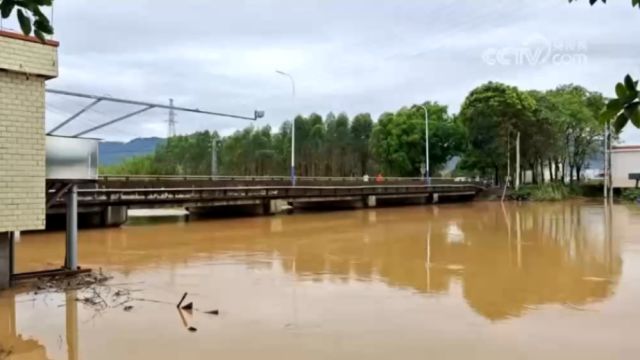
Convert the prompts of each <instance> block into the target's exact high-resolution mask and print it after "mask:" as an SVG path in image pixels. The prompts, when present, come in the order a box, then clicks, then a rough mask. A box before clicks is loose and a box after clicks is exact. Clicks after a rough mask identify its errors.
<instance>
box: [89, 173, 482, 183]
mask: <svg viewBox="0 0 640 360" xmlns="http://www.w3.org/2000/svg"><path fill="white" fill-rule="evenodd" d="M99 179H100V180H101V181H103V182H143V181H144V182H154V181H155V182H165V181H166V182H168V181H175V182H180V181H183V182H192V181H193V182H200V181H202V182H204V181H210V182H226V183H230V184H231V183H234V182H237V183H250V182H260V183H288V182H290V181H291V179H290V177H288V176H202V175H102V176H100V178H99ZM296 180H297V182H298V184H300V185H302V184H314V183H320V184H323V183H350V184H352V183H356V184H368V183H373V184H375V183H406V184H424V183H425V182H426V179H425V178H423V177H383V178H382V179H380V180H379V179H376V178H375V177H370V178H368V179H367V180H366V181H365V179H364V178H363V177H339V176H300V177H297V178H296ZM429 180H430V183H431V184H434V185H435V184H454V183H463V184H473V185H484V184H485V182H483V181H470V180H468V179H465V178H447V177H433V178H430V179H429Z"/></svg>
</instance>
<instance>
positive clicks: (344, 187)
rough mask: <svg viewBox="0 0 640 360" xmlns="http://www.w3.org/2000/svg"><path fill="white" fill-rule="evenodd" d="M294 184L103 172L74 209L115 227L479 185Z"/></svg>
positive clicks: (430, 196) (369, 201) (394, 199)
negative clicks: (168, 211)
mask: <svg viewBox="0 0 640 360" xmlns="http://www.w3.org/2000/svg"><path fill="white" fill-rule="evenodd" d="M297 184H298V185H296V186H291V184H290V183H289V178H287V177H206V176H204V177H194V176H186V177H185V176H115V177H114V176H105V177H101V178H99V180H98V181H96V182H94V183H87V184H80V185H79V186H78V190H77V193H78V212H79V214H80V220H81V223H82V224H83V225H85V226H118V225H121V224H122V223H124V222H126V220H127V210H128V209H149V208H163V207H183V208H186V209H188V210H189V211H190V212H192V213H202V212H221V213H230V212H242V213H251V214H273V213H277V212H280V211H282V210H283V209H284V208H289V207H295V208H310V207H312V208H318V207H325V208H327V207H329V208H345V207H375V206H378V205H388V204H400V203H405V204H417V203H433V202H439V201H446V200H459V201H468V200H471V199H473V198H474V197H475V195H476V194H477V193H478V192H480V191H481V190H482V189H483V184H481V183H456V182H454V181H453V180H452V179H433V180H432V181H431V184H429V185H427V184H425V180H424V179H420V178H387V179H384V180H383V181H378V182H376V181H375V180H372V181H368V182H365V181H364V180H363V179H362V178H323V177H315V178H312V177H306V178H305V177H303V178H299V179H298V182H297ZM67 186H68V185H67ZM48 187H49V189H50V190H49V200H48V205H49V206H48V209H47V214H48V216H49V217H50V218H51V219H52V220H53V219H55V218H56V217H61V216H62V215H63V214H64V213H65V211H66V210H65V209H66V206H67V204H66V197H62V196H56V195H55V194H56V193H57V192H60V190H64V188H65V186H64V184H63V183H62V182H61V181H60V180H56V181H51V182H50V183H49V184H48ZM61 220H62V219H61ZM48 223H51V224H55V223H62V222H61V221H51V222H48Z"/></svg>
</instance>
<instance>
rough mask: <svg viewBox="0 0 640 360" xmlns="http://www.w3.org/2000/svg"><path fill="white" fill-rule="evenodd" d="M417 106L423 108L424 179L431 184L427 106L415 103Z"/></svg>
mask: <svg viewBox="0 0 640 360" xmlns="http://www.w3.org/2000/svg"><path fill="white" fill-rule="evenodd" d="M416 106H418V107H421V108H422V109H423V110H424V125H425V128H424V135H425V137H424V145H425V150H424V159H425V160H424V165H425V169H424V177H425V180H426V181H427V185H429V184H431V179H430V177H429V175H430V171H429V110H427V106H426V105H416Z"/></svg>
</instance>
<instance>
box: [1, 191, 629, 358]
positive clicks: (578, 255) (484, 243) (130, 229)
mask: <svg viewBox="0 0 640 360" xmlns="http://www.w3.org/2000/svg"><path fill="white" fill-rule="evenodd" d="M605 215H606V211H604V209H603V206H602V205H601V204H585V203H557V204H526V205H517V204H506V205H505V206H501V205H500V204H499V203H475V204H461V205H447V206H440V207H412V208H394V209H376V210H364V211H354V212H336V213H319V214H304V215H295V216H282V217H270V218H249V219H228V220H210V221H198V222H190V223H188V222H177V223H154V224H140V223H138V224H136V225H129V226H126V227H123V228H121V229H103V230H88V231H83V232H81V234H80V241H81V243H80V260H81V263H82V264H83V265H85V266H90V267H93V268H99V267H100V268H103V269H105V270H106V271H108V272H111V273H114V274H116V277H117V279H116V280H117V281H122V282H135V283H137V284H140V285H138V286H139V287H141V289H140V290H141V291H144V292H145V294H146V295H148V296H153V297H155V298H167V299H169V300H171V301H173V300H174V298H175V297H177V296H178V295H177V294H181V293H182V291H190V292H193V293H194V294H195V295H194V296H196V297H200V298H199V299H198V301H200V302H202V301H205V302H215V305H216V306H218V305H220V306H221V307H223V308H224V309H225V310H223V311H226V312H227V313H229V315H228V316H223V317H221V318H219V319H216V320H215V321H210V320H209V321H208V322H203V323H202V324H200V325H199V326H201V327H203V328H202V329H201V330H200V332H199V333H198V334H200V333H202V332H203V331H204V332H207V331H209V332H210V334H215V336H216V337H217V339H219V340H220V342H211V343H207V344H206V345H205V344H204V343H199V342H197V340H184V339H182V340H179V341H196V343H194V344H192V345H194V346H195V345H197V346H195V347H194V348H190V349H188V350H185V348H184V347H183V346H180V345H177V344H181V343H180V342H179V341H178V338H179V337H181V336H184V335H183V332H182V331H181V332H178V330H177V329H173V328H172V326H173V325H175V324H174V322H176V319H174V317H175V314H174V313H173V312H171V314H166V315H165V312H164V311H163V310H162V309H163V308H161V307H160V305H149V304H145V305H144V306H142V305H141V306H140V308H141V309H140V310H139V312H134V313H133V314H128V316H125V315H123V314H121V311H118V312H117V313H113V314H106V315H105V316H104V317H103V318H92V314H91V312H90V311H89V310H87V309H83V308H82V307H80V309H78V308H77V307H78V305H77V304H76V302H75V300H74V299H75V294H71V293H67V294H61V297H59V298H56V297H55V296H56V294H53V295H49V297H53V298H50V299H49V300H48V303H47V302H46V301H42V298H41V296H33V295H31V294H13V293H5V294H4V295H1V296H0V301H1V302H0V321H2V323H1V324H0V326H2V327H0V329H1V330H0V335H1V336H0V346H2V348H3V349H12V353H13V354H14V355H12V356H13V357H11V358H12V359H13V358H15V359H18V358H33V359H41V358H46V356H47V355H48V356H53V357H56V356H57V357H60V358H72V359H75V358H118V356H117V355H118V354H120V356H123V355H124V356H125V357H127V356H130V355H131V354H130V353H129V352H127V350H126V349H127V346H130V345H131V342H130V339H127V338H126V337H124V336H122V335H121V334H120V333H121V332H122V329H126V330H127V332H131V333H134V334H136V337H137V339H136V340H135V343H136V344H137V346H140V343H141V342H142V344H143V345H144V343H145V341H157V340H161V339H164V341H166V342H167V344H173V343H176V342H177V343H176V345H174V346H172V348H176V349H177V350H176V352H175V353H172V352H171V351H168V352H162V351H157V350H154V349H149V348H147V349H146V351H141V352H138V355H139V356H140V357H143V358H172V357H171V356H174V355H175V356H177V355H178V354H189V355H190V356H191V357H190V356H187V358H200V357H207V356H213V355H224V356H229V357H235V358H250V357H252V356H258V354H259V355H261V356H262V357H267V358H272V357H273V358H278V356H280V355H282V354H298V355H299V357H301V358H310V356H308V355H309V354H310V351H311V353H313V354H315V357H317V358H326V357H333V358H350V357H352V356H355V355H362V354H363V351H364V352H365V353H367V354H368V355H370V357H372V358H388V356H387V355H389V356H390V354H392V353H393V352H392V351H391V350H390V349H391V348H392V346H395V345H400V344H402V345H403V346H404V347H406V351H408V352H407V353H405V354H404V355H405V357H415V356H416V355H418V354H425V351H427V349H429V350H428V351H427V352H426V353H432V354H438V353H439V352H438V351H439V350H438V351H436V350H435V349H440V348H441V349H442V351H445V352H446V353H447V354H455V353H456V351H462V350H460V349H455V350H454V348H456V346H455V345H454V344H453V343H451V341H453V340H454V339H458V340H457V341H463V342H465V343H467V344H468V345H471V344H476V345H475V349H476V351H478V350H479V349H482V350H483V351H481V353H483V354H486V355H487V356H489V355H490V354H493V353H492V351H493V350H495V347H496V346H498V345H500V346H503V344H502V341H505V342H509V341H511V343H510V344H513V342H512V341H513V338H509V336H514V335H513V334H518V333H521V332H522V331H523V329H522V328H518V327H517V326H518V325H517V323H513V320H515V319H522V321H525V320H527V321H530V322H535V321H538V319H542V318H544V317H547V316H549V315H548V314H550V313H551V312H552V311H556V312H557V311H562V312H560V313H556V314H557V315H556V316H555V317H554V318H553V319H551V321H557V323H556V326H558V327H559V330H562V329H561V328H562V324H563V322H562V321H566V323H565V326H566V327H567V329H568V328H572V329H574V330H575V326H577V325H575V324H577V323H574V322H573V321H587V320H588V319H589V321H591V320H590V319H592V316H594V315H593V314H596V315H599V313H598V311H597V310H595V309H597V308H594V305H597V304H601V303H604V302H607V303H615V301H611V299H613V298H615V297H614V296H613V295H614V293H616V292H618V287H621V286H620V279H622V266H623V261H622V258H623V256H622V254H623V251H624V247H622V246H621V244H623V243H624V242H625V241H628V239H630V237H629V236H630V234H631V233H633V232H634V231H635V232H637V231H638V230H640V224H638V220H640V214H638V213H634V209H629V208H626V207H623V206H616V207H615V208H614V209H613V216H612V217H611V218H609V217H608V216H605ZM62 238H63V235H62V234H60V233H41V234H31V235H27V236H24V240H23V241H22V242H21V243H20V244H19V245H18V247H17V250H16V252H17V256H18V264H17V265H18V269H19V270H20V271H26V270H36V269H39V268H47V267H51V266H52V265H56V264H57V261H60V259H62V258H63V248H62V244H63V241H62ZM631 254H632V255H633V254H635V253H634V252H632V253H631ZM630 258H631V259H632V260H634V259H635V258H634V257H633V256H631V257H630ZM635 260H636V261H637V259H635ZM627 265H629V264H627ZM630 265H631V266H633V269H637V268H638V266H639V265H640V264H638V263H635V262H634V263H632V264H630ZM116 280H114V281H116ZM633 290H634V291H635V290H637V287H636V288H633ZM629 295H630V296H639V295H640V292H638V293H636V292H633V291H630V292H629ZM636 300H637V298H636ZM16 301H23V302H24V303H20V304H23V305H24V306H22V308H24V309H22V308H21V309H19V311H16ZM29 301H31V303H30V302H29ZM65 304H66V306H65ZM464 304H466V305H464ZM196 305H197V304H196ZM553 305H555V306H558V307H557V308H554V309H555V310H552V309H551V308H549V306H553ZM29 306H31V307H32V308H31V310H30V309H29ZM578 309H583V310H587V311H586V312H582V311H576V310H578ZM468 310H471V312H469V311H468ZM22 311H25V312H27V313H29V312H32V313H33V314H36V313H37V314H38V315H37V316H38V317H39V318H42V317H51V318H56V319H58V320H56V321H51V322H44V323H40V322H39V321H38V320H37V319H36V318H34V317H33V316H30V315H29V316H25V318H24V321H23V322H22V324H23V325H24V327H25V329H27V330H28V333H29V336H25V335H24V334H22V335H21V333H20V327H19V326H17V325H16V316H18V317H20V314H21V312H22ZM61 311H62V312H64V317H62V316H61V315H62V313H61ZM616 311H618V312H622V313H624V312H625V311H630V309H627V308H626V307H624V306H622V307H617V308H616ZM16 312H17V313H18V315H16ZM445 314H446V320H445V318H443V317H444V316H445ZM472 314H475V315H476V317H473V316H472ZM570 314H584V315H583V316H584V317H583V318H581V319H574V318H573V317H574V316H576V315H570ZM633 314H635V315H637V317H636V318H635V321H638V320H640V315H639V314H638V313H637V311H636V312H634V313H633ZM34 316H35V315H34ZM478 316H479V318H480V319H485V320H486V321H487V322H486V323H485V322H478ZM602 316H604V315H602ZM194 318H195V316H194ZM374 318H375V319H376V320H375V321H373V320H372V319H374ZM438 318H439V319H440V322H439V323H438V322H434V321H435V320H436V319H438ZM5 319H6V320H5ZM61 319H63V320H61ZM78 319H80V324H78V321H79V320H78ZM83 319H85V320H86V319H90V322H89V323H88V324H87V325H83V324H84V323H83ZM528 319H529V320H528ZM546 319H549V318H548V317H547V318H546ZM563 319H564V320H563ZM196 320H198V321H204V320H202V319H201V318H196ZM508 320H511V322H510V321H508ZM62 321H63V322H64V324H60V322H62ZM372 321H373V322H372ZM593 321H596V319H593ZM151 322H154V323H155V322H158V323H160V326H161V327H162V326H164V327H167V329H161V328H157V327H154V326H153V325H151ZM18 323H19V324H20V321H18ZM162 324H171V325H170V326H166V325H162ZM221 324H224V328H223V327H222V325H221ZM445 324H446V325H445ZM491 324H495V325H493V327H492V325H491ZM500 324H503V325H500ZM546 324H547V323H546V322H545V325H541V324H535V325H530V327H527V328H525V330H526V331H524V333H527V332H531V331H532V329H539V330H540V331H541V332H553V331H552V330H549V329H545V327H546ZM60 325H62V326H63V327H62V328H61V327H60ZM503 326H512V327H515V328H514V330H513V332H511V333H509V334H511V335H507V334H503V333H500V332H499V331H498V332H497V333H495V332H496V331H497V330H498V329H500V328H501V327H503ZM78 328H80V329H78ZM91 328H94V329H95V328H99V329H101V331H102V333H100V334H98V333H97V332H96V331H93V330H89V329H91ZM474 328H475V330H476V331H484V333H486V334H489V335H484V336H486V338H484V339H483V340H482V341H481V343H482V345H479V344H477V343H476V342H477V341H480V340H479V338H478V332H473V329H474ZM61 329H65V330H64V331H63V330H61ZM292 329H295V331H297V332H296V334H297V335H296V336H292V333H291V331H292ZM443 329H449V331H450V332H451V333H447V332H446V331H445V330H443ZM565 330H566V329H565ZM407 331H409V332H411V334H412V335H407V334H406V332H407ZM432 331H438V332H437V333H433V332H432ZM580 331H586V330H580ZM63 332H64V334H63ZM403 332H405V333H403ZM78 333H80V335H81V336H80V340H79V338H78ZM43 334H44V335H43ZM401 334H402V335H401ZM421 334H422V335H424V336H427V335H428V336H429V339H431V341H433V342H434V343H433V344H431V347H426V348H423V347H422V346H426V345H427V344H428V343H430V342H429V341H427V342H424V339H422V340H420V339H421V336H422V335H421ZM569 335H570V334H567V336H569ZM30 336H31V337H30ZM100 336H107V338H104V337H103V338H102V340H100ZM340 336H350V337H351V338H352V339H353V343H349V344H346V343H342V342H340V341H339V340H337V339H338V338H339V337H340ZM45 338H46V339H47V340H46V341H48V342H47V343H46V345H47V351H49V353H48V354H47V353H46V351H45V349H44V346H43V345H41V342H40V341H42V340H41V339H45ZM63 338H64V339H65V343H66V346H62V345H61V343H62V339H63ZM194 338H195V337H194ZM247 338H251V339H252V341H254V342H255V343H256V344H262V346H258V345H255V346H256V347H258V348H259V349H258V348H256V349H253V348H252V347H251V346H244V345H243V344H245V340H246V339H247ZM85 339H86V341H85ZM107 339H108V340H107ZM152 339H157V340H152ZM222 340H225V341H222ZM83 341H85V342H83ZM336 341H338V342H339V343H340V344H341V345H340V346H338V347H335V346H333V345H335V343H336ZM492 342H495V343H496V344H498V345H496V344H493V345H491V344H492ZM521 342H522V344H523V347H522V349H521V348H512V350H523V351H525V350H526V352H527V353H535V352H536V351H538V352H541V351H544V350H545V349H544V347H542V348H537V347H536V346H533V345H531V346H530V347H531V348H527V346H529V345H526V344H525V343H524V342H525V340H523V339H518V341H517V342H516V343H517V344H520V343H521ZM104 343H110V344H115V346H114V347H112V348H109V351H110V352H108V353H103V354H96V353H94V352H91V351H92V350H94V351H95V347H96V346H97V347H100V346H102V345H104ZM101 344H102V345H101ZM331 344H333V345H331ZM435 344H437V345H435ZM147 345H149V343H147ZM612 345H613V344H612ZM627 345H629V344H627ZM367 346H369V347H372V348H373V349H375V348H377V349H378V350H379V351H378V352H373V353H368V352H367V351H365V350H363V349H365V348H366V347H367ZM510 346H515V345H510ZM326 347H328V348H326ZM525 348H526V349H525ZM567 348H568V349H570V346H568V345H567ZM624 349H627V350H628V349H629V347H626V348H624ZM636 349H637V347H636ZM79 350H80V351H86V352H84V353H83V352H80V353H78V351H79ZM254 350H255V351H254ZM387 350H388V351H387ZM185 351H186V353H185ZM385 351H387V352H385ZM0 354H1V353H0ZM79 354H80V355H82V354H85V356H84V357H83V356H79ZM88 354H92V356H87V355H88ZM465 354H466V355H469V354H474V352H473V351H472V352H469V353H464V352H462V353H458V355H460V356H465ZM501 354H502V353H501ZM586 354H587V355H588V354H595V353H590V352H586ZM107 355H111V356H107ZM494 355H495V354H494ZM504 355H508V354H506V353H505V354H502V356H504ZM539 355H541V356H543V355H544V353H540V354H539ZM568 355H574V353H570V354H568ZM20 356H22V357H20ZM65 356H66V357H65ZM502 356H498V358H500V357H502ZM315 357H314V358H315ZM0 358H1V356H0ZM493 358H496V357H495V356H493ZM504 358H514V357H510V356H504ZM534 358H536V356H534ZM587 358H588V356H587Z"/></svg>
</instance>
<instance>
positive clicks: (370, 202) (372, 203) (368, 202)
mask: <svg viewBox="0 0 640 360" xmlns="http://www.w3.org/2000/svg"><path fill="white" fill-rule="evenodd" d="M376 205H377V199H376V197H375V196H374V195H369V196H365V198H364V206H365V207H368V208H374V207H376Z"/></svg>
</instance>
